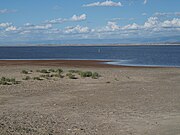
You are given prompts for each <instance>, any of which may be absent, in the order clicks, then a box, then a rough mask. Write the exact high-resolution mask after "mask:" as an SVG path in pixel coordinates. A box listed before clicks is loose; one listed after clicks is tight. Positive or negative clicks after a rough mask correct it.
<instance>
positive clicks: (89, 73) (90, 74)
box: [79, 71, 92, 77]
mask: <svg viewBox="0 0 180 135" xmlns="http://www.w3.org/2000/svg"><path fill="white" fill-rule="evenodd" d="M79 74H80V76H81V77H92V72H91V71H86V72H80V73H79Z"/></svg>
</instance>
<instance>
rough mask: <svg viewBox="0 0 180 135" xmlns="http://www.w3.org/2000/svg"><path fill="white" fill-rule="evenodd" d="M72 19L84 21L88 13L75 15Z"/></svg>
mask: <svg viewBox="0 0 180 135" xmlns="http://www.w3.org/2000/svg"><path fill="white" fill-rule="evenodd" d="M70 20H72V21H83V20H86V14H82V15H80V16H77V15H73V16H72V18H71V19H70Z"/></svg>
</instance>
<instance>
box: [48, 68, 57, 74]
mask: <svg viewBox="0 0 180 135" xmlns="http://www.w3.org/2000/svg"><path fill="white" fill-rule="evenodd" d="M48 71H49V72H53V73H54V72H56V71H55V70H54V69H52V68H51V69H49V70H48Z"/></svg>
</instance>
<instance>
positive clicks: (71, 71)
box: [69, 70, 81, 73]
mask: <svg viewBox="0 0 180 135" xmlns="http://www.w3.org/2000/svg"><path fill="white" fill-rule="evenodd" d="M79 72H81V71H79V70H69V73H79Z"/></svg>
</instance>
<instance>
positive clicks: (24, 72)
mask: <svg viewBox="0 0 180 135" xmlns="http://www.w3.org/2000/svg"><path fill="white" fill-rule="evenodd" d="M21 73H22V74H28V73H29V72H28V71H26V70H22V71H21Z"/></svg>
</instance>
